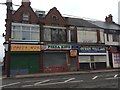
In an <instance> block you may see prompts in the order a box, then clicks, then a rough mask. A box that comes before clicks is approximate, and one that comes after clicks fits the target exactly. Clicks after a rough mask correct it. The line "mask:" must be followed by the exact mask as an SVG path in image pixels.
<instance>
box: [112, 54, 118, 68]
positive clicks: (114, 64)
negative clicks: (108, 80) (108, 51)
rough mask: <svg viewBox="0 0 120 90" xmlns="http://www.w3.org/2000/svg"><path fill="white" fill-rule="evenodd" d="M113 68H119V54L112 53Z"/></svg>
mask: <svg viewBox="0 0 120 90" xmlns="http://www.w3.org/2000/svg"><path fill="white" fill-rule="evenodd" d="M112 57H113V58H112V60H113V67H114V68H120V53H112Z"/></svg>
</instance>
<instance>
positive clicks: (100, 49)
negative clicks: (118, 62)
mask: <svg viewBox="0 0 120 90" xmlns="http://www.w3.org/2000/svg"><path fill="white" fill-rule="evenodd" d="M80 52H81V53H105V52H106V49H105V47H80Z"/></svg>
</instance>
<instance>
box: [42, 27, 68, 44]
mask: <svg viewBox="0 0 120 90" xmlns="http://www.w3.org/2000/svg"><path fill="white" fill-rule="evenodd" d="M44 41H53V42H65V41H66V32H65V29H59V28H45V29H44Z"/></svg>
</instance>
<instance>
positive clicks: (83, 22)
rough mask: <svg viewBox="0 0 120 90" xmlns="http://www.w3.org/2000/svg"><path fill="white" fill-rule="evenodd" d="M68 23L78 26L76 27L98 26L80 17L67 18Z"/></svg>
mask: <svg viewBox="0 0 120 90" xmlns="http://www.w3.org/2000/svg"><path fill="white" fill-rule="evenodd" d="M67 21H68V24H69V25H71V26H78V27H89V28H99V27H98V26H96V25H94V24H92V23H90V22H88V21H87V20H84V19H80V18H70V17H68V18H67Z"/></svg>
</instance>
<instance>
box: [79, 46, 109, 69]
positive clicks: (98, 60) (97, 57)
mask: <svg viewBox="0 0 120 90" xmlns="http://www.w3.org/2000/svg"><path fill="white" fill-rule="evenodd" d="M78 59H79V65H80V70H82V69H83V70H84V69H86V70H89V69H104V68H107V53H106V49H105V47H101V46H81V47H80V49H79V57H78Z"/></svg>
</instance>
